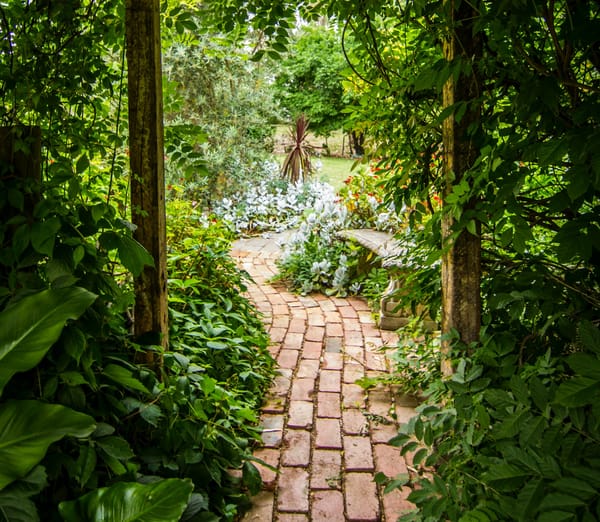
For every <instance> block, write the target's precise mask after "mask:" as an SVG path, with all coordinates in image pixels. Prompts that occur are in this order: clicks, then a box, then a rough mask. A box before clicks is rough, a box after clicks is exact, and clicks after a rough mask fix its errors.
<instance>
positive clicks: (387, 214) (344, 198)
mask: <svg viewBox="0 0 600 522" xmlns="http://www.w3.org/2000/svg"><path fill="white" fill-rule="evenodd" d="M369 170H370V171H367V170H366V169H364V168H363V167H360V168H358V169H356V170H355V172H354V174H352V175H351V176H348V177H347V178H346V179H345V180H344V186H343V187H342V188H341V189H340V190H339V197H340V201H339V202H340V204H341V205H343V206H345V207H346V209H347V211H348V216H349V219H350V226H351V227H352V228H373V229H375V230H384V231H393V232H396V231H398V230H399V229H400V228H401V225H402V224H401V222H400V220H399V218H398V215H397V214H396V212H395V210H394V206H393V205H386V204H384V199H385V197H386V194H385V190H384V185H385V173H382V174H380V172H379V171H380V169H379V168H378V167H376V166H372V167H371V168H370V169H369Z"/></svg>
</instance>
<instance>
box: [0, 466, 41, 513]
mask: <svg viewBox="0 0 600 522" xmlns="http://www.w3.org/2000/svg"><path fill="white" fill-rule="evenodd" d="M46 485H47V480H46V470H45V469H44V468H43V467H42V466H37V467H36V468H34V469H33V470H32V471H31V473H29V475H27V476H26V477H25V478H23V479H22V480H17V481H15V482H13V483H12V484H11V485H10V486H8V487H7V488H4V489H3V490H2V491H0V522H39V520H40V517H39V515H38V512H37V508H36V507H35V504H34V502H33V501H32V500H30V498H29V497H32V496H34V495H36V494H38V493H39V492H40V491H42V490H43V489H44V488H45V487H46Z"/></svg>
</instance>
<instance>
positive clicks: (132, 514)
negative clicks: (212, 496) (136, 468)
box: [59, 479, 194, 522]
mask: <svg viewBox="0 0 600 522" xmlns="http://www.w3.org/2000/svg"><path fill="white" fill-rule="evenodd" d="M193 489H194V485H193V483H192V481H191V480H189V479H186V480H181V479H166V480H161V481H159V482H154V483H152V484H139V483H137V482H118V483H117V484H114V485H113V486H110V487H108V488H100V489H96V490H94V491H92V492H91V493H88V494H87V495H84V496H83V497H79V498H78V499H77V500H72V501H69V502H61V503H60V505H59V511H60V514H61V515H62V517H63V520H64V521H65V522H81V521H82V520H85V521H86V522H106V521H108V520H115V521H117V520H118V521H119V522H176V521H178V520H179V519H180V518H181V515H182V514H183V512H184V510H185V508H186V506H187V503H188V501H189V499H190V496H191V494H192V491H193Z"/></svg>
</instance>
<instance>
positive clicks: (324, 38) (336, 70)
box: [274, 25, 347, 137]
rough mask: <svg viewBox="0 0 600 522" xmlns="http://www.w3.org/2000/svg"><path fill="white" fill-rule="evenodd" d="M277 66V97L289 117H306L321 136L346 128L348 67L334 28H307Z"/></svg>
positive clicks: (301, 32) (320, 26) (304, 28)
mask: <svg viewBox="0 0 600 522" xmlns="http://www.w3.org/2000/svg"><path fill="white" fill-rule="evenodd" d="M277 65H278V68H279V69H278V70H279V72H278V74H277V76H276V78H275V84H274V90H275V96H276V98H277V99H278V100H279V103H280V104H281V106H282V107H283V108H284V109H285V110H286V112H287V114H288V116H289V117H291V118H292V119H293V118H296V117H298V116H300V115H301V114H305V115H306V117H307V118H308V119H309V120H310V122H311V126H312V128H313V130H314V132H315V133H316V135H317V136H326V137H327V136H329V135H330V134H331V132H332V131H334V130H338V129H341V128H342V126H343V122H344V118H345V115H344V112H343V110H344V107H345V106H346V104H347V100H346V99H345V96H344V90H343V87H342V79H343V76H342V73H343V71H344V70H345V69H346V67H347V64H346V61H345V59H344V55H343V53H342V48H341V45H340V36H339V34H338V33H337V31H336V30H335V28H334V27H333V26H322V25H319V26H306V27H303V28H302V29H301V30H300V32H299V34H298V35H297V36H296V37H295V39H294V41H293V42H292V43H291V44H290V46H289V48H288V51H287V53H286V55H285V59H284V60H282V61H279V62H277Z"/></svg>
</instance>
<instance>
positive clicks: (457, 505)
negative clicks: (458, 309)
mask: <svg viewBox="0 0 600 522" xmlns="http://www.w3.org/2000/svg"><path fill="white" fill-rule="evenodd" d="M578 331H579V332H580V341H579V342H578V343H577V345H576V346H574V352H573V353H572V354H571V355H570V356H569V357H568V358H567V359H566V366H565V362H564V361H563V360H561V358H558V357H553V356H552V355H551V354H550V353H549V352H548V353H546V354H544V355H542V356H540V357H537V358H533V359H532V360H531V362H530V363H526V364H519V361H518V358H517V357H516V356H515V350H514V344H515V341H516V339H515V338H514V337H511V336H510V335H507V334H504V335H496V336H492V337H488V338H486V339H485V341H484V343H483V345H482V347H481V348H480V349H479V350H478V351H477V352H475V354H474V355H473V357H472V358H470V359H462V360H461V361H460V362H459V364H458V366H457V369H456V373H455V374H454V375H453V376H452V377H451V379H450V380H448V381H447V382H446V387H447V390H449V391H450V392H451V394H452V395H451V401H450V402H447V403H446V405H445V406H440V405H436V406H433V405H431V404H428V405H423V406H421V407H420V408H419V410H418V412H419V414H418V416H417V417H415V418H414V419H413V420H412V421H411V422H410V423H409V424H408V425H407V426H405V427H404V428H403V429H402V430H401V433H400V434H399V435H398V437H396V438H395V440H393V443H394V444H395V445H398V446H401V447H402V451H403V452H407V451H413V452H415V453H414V454H415V456H414V463H415V464H416V465H417V467H418V472H417V474H416V475H414V476H412V477H411V478H410V482H409V485H410V487H412V488H414V489H413V492H412V493H411V494H410V496H409V499H410V500H412V501H413V502H415V504H416V505H417V506H418V507H419V508H420V515H419V516H412V515H411V516H406V517H404V518H403V519H404V520H433V519H437V520H439V519H449V520H459V519H460V520H471V519H473V520H482V519H483V520H515V521H518V520H588V519H589V520H593V519H595V518H596V517H597V510H598V508H599V507H600V494H599V491H600V482H599V477H598V471H597V469H598V465H597V462H598V460H597V459H598V456H599V455H598V446H597V440H598V435H599V433H598V427H599V426H600V424H599V423H598V412H597V404H598V399H599V398H600V397H599V394H600V388H599V387H598V386H597V385H596V386H593V387H590V380H591V379H595V378H596V377H597V372H598V370H599V369H600V359H599V358H598V355H599V353H598V344H597V340H598V335H600V331H599V330H598V329H597V328H596V327H594V326H593V325H592V324H591V323H589V322H582V323H580V324H579V327H578ZM582 362H584V364H583V365H582V364H581V363H582ZM594 376H596V377H594ZM596 384H597V379H596ZM432 470H433V472H432ZM417 484H418V486H417ZM476 517H480V518H476ZM481 517H484V518H481Z"/></svg>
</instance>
